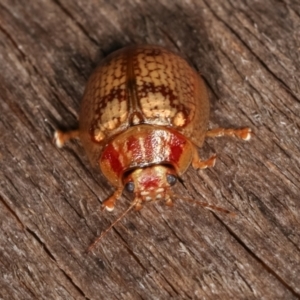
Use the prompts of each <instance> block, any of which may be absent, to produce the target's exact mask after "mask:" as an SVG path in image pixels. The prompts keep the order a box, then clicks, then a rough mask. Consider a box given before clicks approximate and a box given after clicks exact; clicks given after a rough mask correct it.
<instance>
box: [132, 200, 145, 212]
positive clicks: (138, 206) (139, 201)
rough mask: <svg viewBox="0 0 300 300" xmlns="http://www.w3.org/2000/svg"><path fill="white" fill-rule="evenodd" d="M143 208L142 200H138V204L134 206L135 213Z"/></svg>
mask: <svg viewBox="0 0 300 300" xmlns="http://www.w3.org/2000/svg"><path fill="white" fill-rule="evenodd" d="M142 208H143V205H142V200H141V199H138V200H136V204H135V206H134V209H135V211H139V210H141V209H142Z"/></svg>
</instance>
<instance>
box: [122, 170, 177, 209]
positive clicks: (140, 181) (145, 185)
mask: <svg viewBox="0 0 300 300" xmlns="http://www.w3.org/2000/svg"><path fill="white" fill-rule="evenodd" d="M176 181H177V174H176V171H175V170H174V169H173V168H172V167H170V166H165V165H153V166H150V167H146V168H138V169H135V170H134V171H132V172H131V173H129V174H128V175H127V176H125V178H124V185H125V189H126V190H127V191H128V192H131V193H134V194H135V201H136V203H137V205H136V208H139V206H140V205H141V203H142V202H144V201H155V200H164V199H165V200H166V201H168V200H169V199H170V192H171V191H170V187H171V186H173V185H174V184H175V183H176Z"/></svg>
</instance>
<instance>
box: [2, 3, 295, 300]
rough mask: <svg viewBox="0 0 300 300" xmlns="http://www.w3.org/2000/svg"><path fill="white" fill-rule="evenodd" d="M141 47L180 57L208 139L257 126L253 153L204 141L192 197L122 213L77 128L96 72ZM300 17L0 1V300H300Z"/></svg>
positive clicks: (213, 7)
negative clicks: (65, 135)
mask: <svg viewBox="0 0 300 300" xmlns="http://www.w3.org/2000/svg"><path fill="white" fill-rule="evenodd" d="M136 43H153V44H159V45H163V46H166V47H168V48H170V49H172V50H174V51H177V52H180V53H181V54H182V55H184V56H185V57H186V58H187V59H189V61H190V62H191V64H192V65H193V66H194V67H195V68H196V69H197V70H198V71H199V72H201V73H202V74H203V76H204V78H205V81H206V83H207V85H208V87H209V91H210V95H211V101H212V114H211V123H210V127H212V128H213V127H218V126H224V127H244V126H250V127H251V128H252V129H253V131H254V132H255V137H254V138H253V139H252V140H251V141H250V142H242V141H239V140H235V139H231V138H220V139H214V140H212V139H208V140H207V141H206V143H205V145H204V147H203V148H202V149H201V150H199V151H200V153H201V155H202V157H203V158H207V157H209V156H210V155H211V154H213V153H217V155H218V160H217V163H216V166H215V168H214V169H209V170H203V171H194V170H193V169H192V168H190V169H189V170H188V172H187V173H186V174H185V175H184V177H183V179H184V182H185V185H186V188H187V189H185V188H184V186H182V185H178V186H177V187H176V189H175V191H176V194H177V195H178V198H180V195H185V196H188V197H190V198H192V199H195V200H198V201H206V202H208V203H210V204H214V205H219V206H221V207H224V208H226V209H229V210H231V211H234V212H236V213H237V216H236V217H235V218H230V217H228V216H226V215H224V214H221V213H216V212H210V211H208V210H205V209H203V208H201V207H199V206H196V205H192V204H190V203H186V202H184V201H182V200H177V201H175V205H174V207H173V208H168V207H165V206H164V205H162V204H159V203H156V204H149V205H147V206H146V207H145V208H144V209H143V210H141V211H140V212H131V213H130V214H129V215H127V216H126V217H125V218H124V220H123V221H121V222H120V223H119V224H118V225H117V226H116V227H115V228H114V229H113V230H112V231H111V232H110V233H109V234H108V235H107V236H106V237H105V238H104V239H103V240H102V242H101V243H100V244H99V245H98V247H97V248H96V249H95V251H94V252H93V253H91V254H86V253H85V250H86V249H87V247H88V246H89V245H90V243H91V242H92V241H93V240H94V239H95V237H96V236H98V235H99V234H100V233H101V231H102V230H104V229H105V228H107V226H109V224H111V222H113V220H114V219H115V218H116V216H118V215H119V214H120V213H121V212H122V211H123V210H124V209H126V207H128V205H129V203H130V197H129V196H128V195H124V196H123V198H122V200H121V201H119V203H118V205H117V207H116V209H115V211H114V212H113V213H108V212H101V211H100V210H99V207H100V205H101V202H102V201H103V200H105V198H107V197H108V196H109V195H111V193H112V192H113V189H112V187H111V186H110V185H109V183H108V182H107V181H106V180H105V179H104V178H103V176H102V175H101V173H100V172H99V171H98V170H94V169H92V168H91V167H90V165H89V163H88V160H87V158H86V156H85V154H84V151H83V148H82V147H81V145H80V143H79V142H74V143H69V144H68V145H67V146H66V147H65V148H63V149H57V148H55V146H54V145H53V143H52V135H53V132H54V130H55V129H56V128H58V127H59V128H61V129H66V128H74V127H76V122H77V119H76V118H77V111H78V107H79V103H80V98H81V95H82V93H83V90H84V86H85V83H86V81H87V78H88V76H89V75H90V74H91V72H92V70H93V68H94V67H95V66H96V64H97V63H98V62H99V61H101V59H102V58H103V57H105V56H106V55H107V54H109V53H111V52H112V51H113V50H116V49H119V48H121V47H123V46H125V45H129V44H136ZM299 54H300V5H299V1H289V0H283V1H275V0H259V1H250V0H249V1H231V0H213V1H208V0H199V1H196V0H194V1H193V0H191V1H188V0H186V1H168V0H161V1H138V0H130V1H125V0H124V1H121V0H120V1H105V0H102V1H101V0H98V1H97V0H87V1H83V0H78V1H74V0H64V1H62V0H52V1H50V0H39V1H25V0H21V1H9V0H1V1H0V101H1V102H0V110H1V117H0V118H1V119H0V135H1V144H0V159H1V162H0V164H1V165H0V167H1V169H0V181H1V192H0V200H1V201H0V224H1V233H0V240H1V242H0V299H171V298H175V299H299V298H300V284H299V283H300V224H299V223H300V221H299V220H300V213H299V212H300V202H299V197H300V187H299V186H300V180H299V178H300V168H299V166H300V155H299V148H300V138H299V123H300V122H299V113H300V79H299V71H300V61H299V57H300V55H299Z"/></svg>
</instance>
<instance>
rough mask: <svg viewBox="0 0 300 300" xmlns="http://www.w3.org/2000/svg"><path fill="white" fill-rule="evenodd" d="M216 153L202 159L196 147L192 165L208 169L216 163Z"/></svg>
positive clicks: (195, 167)
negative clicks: (206, 158)
mask: <svg viewBox="0 0 300 300" xmlns="http://www.w3.org/2000/svg"><path fill="white" fill-rule="evenodd" d="M216 157H217V156H216V155H213V156H211V157H210V158H209V159H208V160H204V161H202V160H201V158H200V157H199V154H198V152H197V149H196V148H194V153H193V158H192V166H193V168H194V169H206V168H208V167H213V166H214V165H215V163H216Z"/></svg>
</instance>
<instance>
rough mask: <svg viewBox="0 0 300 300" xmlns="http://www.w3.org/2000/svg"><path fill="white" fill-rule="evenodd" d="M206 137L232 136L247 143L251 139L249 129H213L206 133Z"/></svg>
mask: <svg viewBox="0 0 300 300" xmlns="http://www.w3.org/2000/svg"><path fill="white" fill-rule="evenodd" d="M206 136H207V137H220V136H233V137H238V138H240V139H243V140H245V141H249V140H250V138H251V129H250V128H242V129H231V128H215V129H212V130H208V131H207V132H206Z"/></svg>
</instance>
